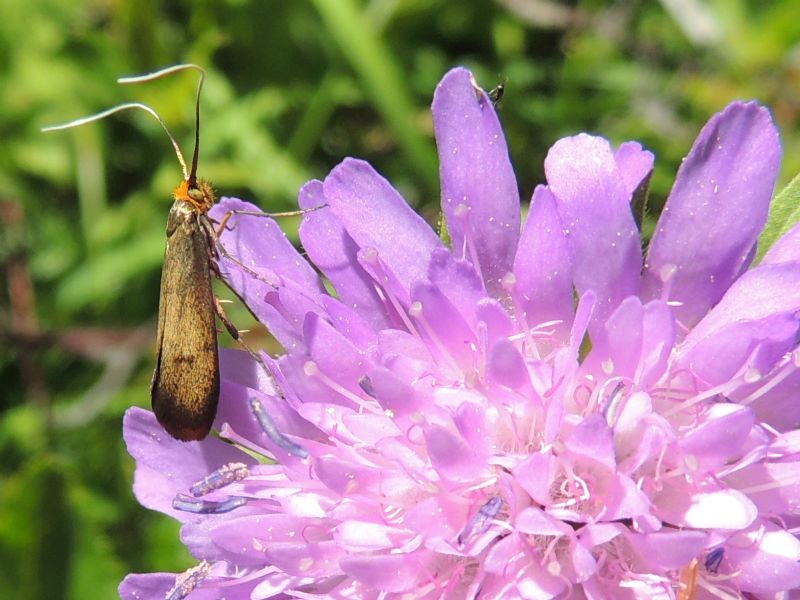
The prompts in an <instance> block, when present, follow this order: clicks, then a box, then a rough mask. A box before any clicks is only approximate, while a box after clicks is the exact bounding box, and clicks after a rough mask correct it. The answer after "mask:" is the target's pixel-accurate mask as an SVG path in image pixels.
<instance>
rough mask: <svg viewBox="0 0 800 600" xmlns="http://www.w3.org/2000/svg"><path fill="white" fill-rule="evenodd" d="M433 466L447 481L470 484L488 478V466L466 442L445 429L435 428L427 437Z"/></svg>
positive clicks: (431, 429) (432, 428)
mask: <svg viewBox="0 0 800 600" xmlns="http://www.w3.org/2000/svg"><path fill="white" fill-rule="evenodd" d="M425 438H426V442H427V446H428V456H429V457H430V460H431V464H432V465H433V467H434V468H435V469H436V471H437V472H438V473H439V475H441V476H442V478H443V479H445V480H447V481H452V482H456V483H468V482H472V481H479V480H480V479H481V478H482V477H486V476H487V468H488V467H487V465H486V463H485V461H483V460H482V459H481V458H480V457H479V456H477V455H476V454H475V452H474V451H473V448H471V447H470V446H468V445H467V444H466V442H464V440H463V439H462V438H461V437H459V436H456V435H455V434H453V433H451V432H449V431H448V430H446V429H444V428H443V427H439V426H433V427H431V428H430V431H429V432H428V433H427V435H426V436H425Z"/></svg>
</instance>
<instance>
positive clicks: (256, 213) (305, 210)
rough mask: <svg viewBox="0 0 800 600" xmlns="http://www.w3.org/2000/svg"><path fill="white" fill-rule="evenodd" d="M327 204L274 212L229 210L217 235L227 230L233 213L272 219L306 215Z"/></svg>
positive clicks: (219, 226) (220, 224) (218, 228)
mask: <svg viewBox="0 0 800 600" xmlns="http://www.w3.org/2000/svg"><path fill="white" fill-rule="evenodd" d="M326 206H328V205H327V204H320V205H319V206H312V207H311V208H299V209H297V210H286V211H282V212H272V213H271V212H262V211H259V210H238V209H234V210H229V211H228V212H226V213H225V215H224V216H223V217H222V220H221V221H220V222H219V225H217V230H216V233H217V237H219V236H220V235H222V232H223V231H225V227H226V226H227V224H228V221H230V219H231V217H232V216H233V215H247V216H250V217H269V218H271V219H280V218H282V217H299V216H302V215H304V214H306V213H310V212H314V211H315V210H319V209H320V208H324V207H326ZM233 227H235V225H234V226H232V227H229V228H228V229H233Z"/></svg>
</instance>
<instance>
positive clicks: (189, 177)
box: [117, 63, 206, 187]
mask: <svg viewBox="0 0 800 600" xmlns="http://www.w3.org/2000/svg"><path fill="white" fill-rule="evenodd" d="M187 69H194V70H195V71H197V72H198V73H200V81H198V83H197V97H196V98H195V106H194V114H195V124H194V153H193V154H192V169H191V171H190V172H189V173H188V174H187V172H186V166H185V164H184V163H183V161H181V164H183V165H184V166H183V176H184V179H186V181H187V182H188V183H189V187H195V186H196V185H197V160H198V157H199V154H200V92H201V91H203V82H204V81H205V79H206V72H205V70H204V69H203V67H201V66H199V65H196V64H194V63H184V64H180V65H172V66H171V67H165V68H163V69H160V70H158V71H155V72H153V73H147V74H145V75H133V76H130V77H120V78H119V79H117V83H121V84H128V83H143V82H146V81H153V80H154V79H159V78H161V77H164V76H165V75H169V74H170V73H175V72H177V71H185V70H187ZM170 137H171V136H170Z"/></svg>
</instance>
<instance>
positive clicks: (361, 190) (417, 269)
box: [323, 158, 443, 300]
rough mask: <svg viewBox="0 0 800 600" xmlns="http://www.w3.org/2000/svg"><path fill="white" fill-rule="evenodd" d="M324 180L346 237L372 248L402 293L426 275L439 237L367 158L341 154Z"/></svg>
mask: <svg viewBox="0 0 800 600" xmlns="http://www.w3.org/2000/svg"><path fill="white" fill-rule="evenodd" d="M323 186H324V191H325V199H326V200H327V201H328V204H329V205H330V207H331V210H333V212H334V214H335V215H336V216H337V217H338V218H339V220H340V221H341V223H342V224H343V225H344V227H345V230H346V231H347V233H348V234H349V235H350V237H352V238H353V240H354V241H355V242H356V244H358V246H359V248H361V249H362V250H363V249H366V248H374V249H376V250H377V251H378V256H379V258H380V260H382V261H383V263H384V264H386V265H387V266H388V267H389V269H390V270H391V271H392V273H393V274H394V275H395V276H396V277H397V280H398V281H399V282H400V284H401V285H402V286H403V288H404V289H405V290H406V293H408V290H410V289H411V285H412V284H413V283H414V282H415V281H418V280H420V279H424V278H425V277H426V276H427V274H428V263H429V262H430V257H431V254H432V253H433V251H434V250H435V249H436V248H441V247H443V246H442V242H441V241H440V240H439V238H438V237H436V234H435V233H434V232H433V229H431V227H430V226H429V225H428V224H427V223H426V222H425V221H424V220H423V219H422V217H420V216H419V215H418V214H417V213H415V212H414V210H413V209H412V208H411V207H410V206H409V205H408V204H407V203H406V201H405V200H403V198H402V197H401V196H400V194H399V193H398V192H397V190H395V189H394V188H393V187H392V186H391V184H390V183H389V182H388V181H386V180H385V179H384V178H383V177H381V176H380V175H379V174H378V173H377V172H376V171H375V170H374V169H373V168H372V167H371V166H370V165H369V164H368V163H366V162H364V161H361V160H356V159H353V158H348V159H345V160H344V161H343V162H341V163H340V164H339V165H338V166H336V167H335V168H334V169H333V170H332V171H331V172H330V174H329V175H328V176H327V177H326V178H325V182H324V184H323ZM405 299H407V298H405ZM405 299H404V300H405Z"/></svg>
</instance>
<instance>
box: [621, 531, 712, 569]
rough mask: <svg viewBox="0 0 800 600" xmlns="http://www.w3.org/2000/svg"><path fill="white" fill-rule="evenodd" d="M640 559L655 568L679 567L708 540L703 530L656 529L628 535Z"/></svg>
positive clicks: (703, 546)
mask: <svg viewBox="0 0 800 600" xmlns="http://www.w3.org/2000/svg"><path fill="white" fill-rule="evenodd" d="M627 539H628V541H629V542H630V543H631V545H632V546H633V547H634V548H635V549H636V551H637V552H638V553H639V555H640V556H641V557H642V559H643V560H644V561H645V562H646V563H648V564H649V565H651V566H652V567H655V568H656V569H679V568H680V567H682V566H684V565H686V564H688V563H689V562H690V561H691V560H692V559H693V558H694V557H695V556H697V555H699V554H700V553H701V552H702V551H703V549H704V548H705V546H706V543H707V542H708V534H707V533H706V532H704V531H658V532H655V533H649V534H645V535H628V536H627Z"/></svg>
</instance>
